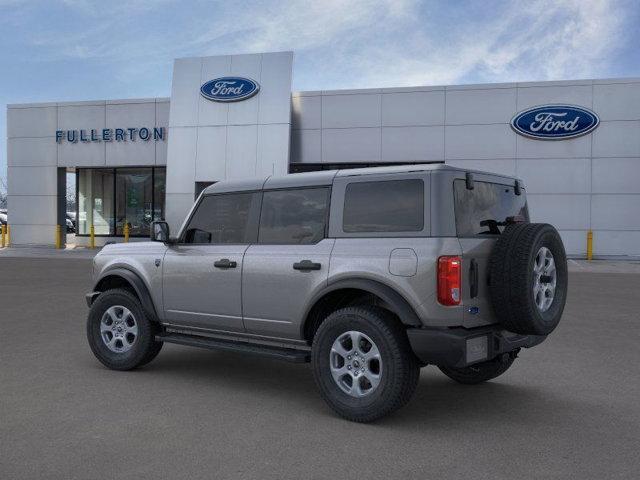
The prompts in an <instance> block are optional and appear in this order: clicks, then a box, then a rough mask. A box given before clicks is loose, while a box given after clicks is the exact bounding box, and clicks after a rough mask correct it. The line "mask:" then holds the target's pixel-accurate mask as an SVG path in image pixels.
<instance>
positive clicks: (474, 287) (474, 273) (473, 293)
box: [469, 258, 478, 298]
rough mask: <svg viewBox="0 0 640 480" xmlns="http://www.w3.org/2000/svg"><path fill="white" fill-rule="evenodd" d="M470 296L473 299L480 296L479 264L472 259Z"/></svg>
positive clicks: (470, 266)
mask: <svg viewBox="0 0 640 480" xmlns="http://www.w3.org/2000/svg"><path fill="white" fill-rule="evenodd" d="M469 296H470V297H471V298H476V297H477V296H478V262H477V261H476V259H475V258H473V259H471V264H470V265H469Z"/></svg>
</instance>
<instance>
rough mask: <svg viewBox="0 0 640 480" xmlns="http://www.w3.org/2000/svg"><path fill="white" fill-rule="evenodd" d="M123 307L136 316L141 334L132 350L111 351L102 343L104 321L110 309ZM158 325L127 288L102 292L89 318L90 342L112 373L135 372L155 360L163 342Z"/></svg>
mask: <svg viewBox="0 0 640 480" xmlns="http://www.w3.org/2000/svg"><path fill="white" fill-rule="evenodd" d="M114 305H120V306H124V307H126V308H128V309H129V310H130V311H131V313H132V314H133V316H134V317H135V321H136V324H137V326H138V334H137V338H136V341H135V343H134V344H133V345H132V347H131V349H130V350H128V351H126V352H123V353H117V352H113V351H111V350H109V348H107V346H106V345H105V343H104V341H103V340H102V336H101V333H100V322H101V319H102V316H103V315H104V313H105V312H106V311H107V309H108V308H109V307H112V306H114ZM158 331H159V326H158V324H156V323H154V322H152V321H151V320H150V318H149V315H148V314H147V313H146V312H145V310H144V308H143V307H142V304H141V303H140V301H139V300H138V298H137V297H136V296H135V295H133V294H132V293H131V292H129V291H127V290H124V289H112V290H107V291H106V292H103V293H101V294H100V295H99V296H98V297H97V298H96V300H95V301H94V302H93V305H91V309H90V310H89V316H88V317H87V340H88V341H89V346H90V347H91V351H92V352H93V354H94V355H95V357H96V358H97V359H98V360H99V361H100V362H101V363H102V364H103V365H104V366H106V367H108V368H110V369H112V370H132V369H134V368H137V367H141V366H143V365H146V364H147V363H149V362H150V361H151V360H153V359H154V358H155V357H156V356H157V355H158V353H160V349H161V348H162V342H157V341H156V340H155V335H156V333H157V332H158Z"/></svg>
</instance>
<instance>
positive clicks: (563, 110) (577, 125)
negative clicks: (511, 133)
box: [511, 105, 600, 140]
mask: <svg viewBox="0 0 640 480" xmlns="http://www.w3.org/2000/svg"><path fill="white" fill-rule="evenodd" d="M599 123H600V119H599V118H598V116H597V115H596V114H595V113H594V112H592V111H591V110H587V109H586V108H584V107H578V106H575V105H542V106H540V107H534V108H530V109H529V110H525V111H523V112H520V113H518V114H517V115H516V116H515V117H513V119H512V120H511V128H513V129H514V130H515V131H516V133H519V134H520V135H524V136H525V137H529V138H535V139H538V140H563V139H565V138H574V137H579V136H580V135H585V134H587V133H589V132H592V131H593V130H594V129H595V128H596V127H597V126H598V124H599Z"/></svg>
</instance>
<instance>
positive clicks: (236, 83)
mask: <svg viewBox="0 0 640 480" xmlns="http://www.w3.org/2000/svg"><path fill="white" fill-rule="evenodd" d="M258 90H260V85H258V82H256V81H254V80H251V79H250V78H242V77H221V78H214V79H213V80H209V81H208V82H207V83H205V84H204V85H202V86H201V87H200V93H201V94H202V96H203V97H204V98H207V99H209V100H213V101H215V102H237V101H239V100H246V99H247V98H250V97H253V96H254V95H255V94H256V93H258Z"/></svg>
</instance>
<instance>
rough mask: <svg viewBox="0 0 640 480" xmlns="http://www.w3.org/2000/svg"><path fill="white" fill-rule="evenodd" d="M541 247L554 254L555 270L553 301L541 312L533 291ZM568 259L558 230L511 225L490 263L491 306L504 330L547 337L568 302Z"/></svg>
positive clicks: (499, 241) (522, 224) (503, 235)
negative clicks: (535, 268)
mask: <svg viewBox="0 0 640 480" xmlns="http://www.w3.org/2000/svg"><path fill="white" fill-rule="evenodd" d="M541 247H546V248H547V249H548V250H550V251H551V253H552V255H553V260H554V262H555V267H556V277H557V278H556V286H555V294H554V297H553V302H552V303H551V305H550V307H548V310H546V311H541V310H540V309H539V308H538V307H537V305H536V302H535V298H534V297H535V296H534V292H533V285H534V277H535V273H534V263H535V258H536V255H537V253H538V252H539V250H540V248H541ZM567 279H568V276H567V257H566V253H565V250H564V245H563V244H562V239H561V238H560V234H559V233H558V231H557V230H556V229H555V228H554V227H553V226H552V225H549V224H546V223H519V224H514V225H509V226H507V227H506V228H505V230H504V231H503V232H502V234H501V235H500V237H499V239H498V240H497V242H496V244H495V246H494V248H493V251H492V252H491V259H490V262H489V293H490V297H491V304H492V306H493V310H494V312H495V315H496V317H497V320H498V322H500V323H501V324H502V325H503V326H504V328H506V329H507V330H509V331H511V332H515V333H521V334H525V335H548V334H550V333H551V332H552V331H553V330H554V329H555V328H556V327H557V326H558V323H559V322H560V318H561V317H562V312H563V310H564V305H565V302H566V299H567Z"/></svg>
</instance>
